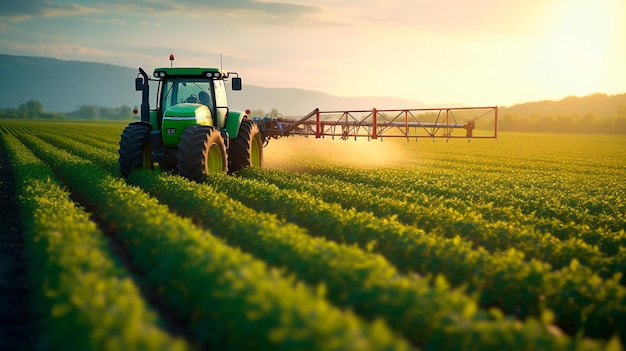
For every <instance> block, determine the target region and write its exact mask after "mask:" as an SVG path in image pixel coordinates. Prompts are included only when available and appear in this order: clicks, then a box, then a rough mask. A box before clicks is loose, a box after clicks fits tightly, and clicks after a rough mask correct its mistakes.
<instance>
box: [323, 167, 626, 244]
mask: <svg viewBox="0 0 626 351" xmlns="http://www.w3.org/2000/svg"><path fill="white" fill-rule="evenodd" d="M311 172H312V174H314V175H316V176H319V177H322V178H323V179H327V180H328V181H331V182H336V181H341V182H345V183H350V184H353V186H357V187H363V192H374V193H375V194H378V195H379V196H383V197H390V198H396V199H400V200H403V201H407V202H408V203H418V204H419V203H422V202H424V201H428V202H429V204H430V205H431V206H436V205H441V204H443V205H445V206H447V207H450V208H453V209H455V210H457V211H460V212H463V211H465V209H467V208H474V209H476V210H477V211H480V214H481V215H482V217H483V218H484V219H485V220H491V221H505V222H509V223H510V224H511V225H515V226H524V227H527V226H532V227H533V228H534V229H535V230H538V231H541V232H544V233H549V234H550V235H552V236H555V237H557V238H559V239H561V240H568V239H570V238H572V237H577V238H579V239H581V240H583V241H584V242H585V243H587V244H590V245H597V246H598V247H599V248H600V250H601V251H602V252H605V253H608V254H614V253H615V252H617V251H618V249H619V247H620V246H625V247H626V233H625V232H624V229H625V228H626V203H625V202H624V199H625V198H626V196H624V195H626V189H625V188H624V186H623V185H619V183H615V185H610V182H616V181H617V179H618V178H616V177H613V179H605V178H602V179H599V180H598V182H600V183H602V184H607V187H606V188H608V189H611V191H610V193H606V194H605V193H599V194H597V195H596V196H590V194H592V193H593V192H594V191H595V189H594V186H593V184H590V185H589V189H580V186H579V183H580V181H577V182H574V183H573V184H574V186H576V188H572V187H571V186H568V188H566V189H564V190H563V191H562V192H560V193H559V192H555V191H554V187H553V186H550V187H549V190H550V193H546V192H545V190H548V189H544V190H543V192H540V191H542V190H541V189H543V188H541V187H537V188H533V187H529V184H532V183H533V182H534V181H535V180H533V179H527V180H525V181H523V180H521V179H519V177H520V176H519V175H518V174H514V175H500V176H499V177H498V178H497V181H494V180H493V173H489V174H487V175H485V176H483V177H481V178H480V179H474V178H472V179H458V172H459V170H453V172H452V173H451V174H441V173H444V172H446V170H441V172H438V173H437V174H435V173H427V171H422V172H414V171H409V170H401V169H396V170H394V169H386V170H385V171H384V173H383V172H378V171H363V170H357V169H351V168H330V167H317V168H315V169H314V170H313V171H311ZM448 172H450V171H448ZM454 172H457V173H454ZM467 173H468V174H471V175H472V177H476V173H475V171H474V170H472V171H471V172H470V171H469V170H468V172H467ZM555 177H556V176H555ZM507 179H509V180H507ZM607 182H609V183H607ZM559 194H560V195H559ZM566 194H567V195H566ZM477 195H478V196H479V197H477ZM556 196H560V197H563V196H568V197H575V198H576V200H575V201H572V200H568V201H567V202H568V205H563V204H561V203H560V200H558V198H557V197H556ZM550 199H552V200H550ZM546 201H550V202H551V203H546ZM563 201H565V200H563ZM589 208H591V209H595V210H594V213H595V214H591V213H590V211H589V210H588V209H589Z"/></svg>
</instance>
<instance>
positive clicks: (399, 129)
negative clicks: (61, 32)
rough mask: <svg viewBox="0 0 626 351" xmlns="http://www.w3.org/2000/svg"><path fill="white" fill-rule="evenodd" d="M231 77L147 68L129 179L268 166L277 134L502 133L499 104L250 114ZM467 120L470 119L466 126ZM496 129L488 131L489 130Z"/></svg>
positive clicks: (128, 134) (129, 140)
mask: <svg viewBox="0 0 626 351" xmlns="http://www.w3.org/2000/svg"><path fill="white" fill-rule="evenodd" d="M173 60H174V56H173V55H170V61H173ZM231 75H234V77H232V78H231V79H230V82H229V83H230V85H231V88H232V90H235V91H237V90H241V78H239V75H238V73H236V72H224V71H222V70H221V69H217V68H189V67H180V68H179V67H171V66H170V67H169V68H168V67H166V68H157V69H155V70H154V74H153V77H152V78H150V77H148V74H147V73H146V72H145V71H144V70H143V69H142V68H139V73H138V74H137V77H136V78H135V90H137V91H140V92H141V118H140V120H139V121H138V122H133V123H130V124H129V125H128V126H127V127H126V128H125V129H124V131H123V133H122V135H121V139H120V148H119V166H120V173H121V175H122V176H123V177H128V175H129V174H130V173H131V172H132V171H133V170H135V169H139V168H144V169H150V168H153V167H154V164H155V163H158V164H159V166H160V167H161V168H162V169H169V170H173V169H177V170H178V172H179V173H180V174H181V175H182V176H184V177H186V178H188V179H190V180H192V181H196V182H202V181H204V180H205V179H206V177H207V175H208V174H209V173H211V172H215V173H228V174H233V173H235V172H237V171H239V170H241V169H242V168H245V167H250V166H252V167H261V165H262V162H263V147H264V146H266V145H267V144H268V143H269V141H270V139H279V138H282V137H288V136H295V135H300V136H314V137H315V138H324V137H330V138H341V139H343V140H347V139H349V138H355V139H356V138H367V139H368V140H370V139H378V140H383V137H384V138H404V139H406V140H418V139H421V138H428V139H432V140H433V141H434V140H435V139H437V138H444V139H446V140H449V139H451V138H466V139H468V141H469V140H471V139H479V138H493V139H497V136H498V129H497V128H498V107H497V106H486V107H448V108H446V107H444V108H415V109H393V110H378V109H376V108H373V109H371V110H350V111H346V110H340V111H337V110H335V111H320V110H319V109H318V108H316V109H314V110H313V111H311V112H310V113H308V114H306V115H305V116H304V117H302V118H298V119H290V118H282V117H281V118H278V117H271V116H265V117H264V118H261V117H253V118H249V117H248V115H249V114H250V112H249V110H246V111H245V112H242V111H235V110H230V109H229V108H228V103H227V99H226V83H227V82H228V80H229V77H230V76H231ZM151 81H152V82H157V83H158V92H157V96H156V97H157V98H156V107H155V108H154V109H151V108H150V82H151ZM460 118H468V119H467V122H464V123H463V122H460V121H459V119H460ZM479 119H482V121H487V122H488V123H487V126H489V125H491V126H492V131H491V134H485V133H479V134H477V133H474V130H475V129H476V124H475V123H476V121H477V120H479ZM488 128H489V127H487V129H485V127H483V128H482V129H483V130H485V131H486V132H488V131H489V129H488ZM459 132H460V133H459Z"/></svg>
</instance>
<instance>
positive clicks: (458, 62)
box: [0, 0, 626, 106]
mask: <svg viewBox="0 0 626 351" xmlns="http://www.w3.org/2000/svg"><path fill="white" fill-rule="evenodd" d="M0 10H1V11H0V13H1V14H0V18H1V19H3V21H2V23H0V46H1V47H2V48H3V51H4V52H5V53H6V54H8V55H16V56H39V57H50V58H56V59H61V60H67V61H87V62H97V63H105V64H112V65H117V66H123V67H132V68H136V67H139V66H142V67H144V68H148V69H153V68H154V67H157V66H169V64H170V62H169V60H168V58H169V55H170V53H173V54H174V55H175V57H176V61H175V62H174V64H175V65H177V66H213V67H220V55H222V57H223V67H224V69H226V70H231V71H237V72H239V74H240V76H242V77H243V78H244V80H245V81H246V84H249V85H256V86H260V87H266V88H293V89H302V90H310V91H318V92H323V93H326V94H329V95H333V96H338V97H365V96H381V97H393V98H400V99H410V100H416V101H424V102H427V103H429V104H434V105H441V104H461V105H485V106H487V105H499V106H512V105H515V104H520V103H524V102H532V101H544V100H560V99H563V98H566V97H570V96H587V95H591V94H595V93H602V94H607V95H615V94H621V93H624V92H626V65H624V64H623V62H626V44H625V43H626V4H624V3H623V2H622V1H620V0H600V1H592V0H552V1H548V2H545V1H541V0H532V1H530V2H526V3H523V4H518V3H504V2H498V1H495V0H480V1H477V2H474V3H472V4H471V5H469V4H467V3H464V2H462V1H460V0H446V1H445V3H441V2H440V3H437V4H430V3H428V2H426V1H418V2H409V1H400V2H394V3H392V4H386V3H385V4H383V3H379V2H377V1H373V0H369V1H366V2H365V3H364V2H362V1H361V2H359V3H356V2H354V1H346V2H343V3H342V4H335V3H334V2H332V1H329V0H323V1H316V2H315V3H313V4H311V3H309V2H304V1H290V0H286V1H281V2H261V1H254V0H240V1H237V2H232V1H212V2H211V3H199V2H196V1H190V0H185V1H181V2H177V3H175V4H172V3H169V2H162V1H155V2H152V3H150V4H147V3H118V2H115V3H104V4H100V3H96V2H93V1H87V0H73V1H63V2H60V1H55V0H28V1H21V2H2V3H0ZM142 14H145V16H144V15H142ZM172 19H174V20H172ZM179 23H184V25H179ZM204 28H206V33H207V34H206V35H203V31H204ZM218 30H219V34H218V35H212V33H214V32H215V31H218ZM388 67H392V68H388Z"/></svg>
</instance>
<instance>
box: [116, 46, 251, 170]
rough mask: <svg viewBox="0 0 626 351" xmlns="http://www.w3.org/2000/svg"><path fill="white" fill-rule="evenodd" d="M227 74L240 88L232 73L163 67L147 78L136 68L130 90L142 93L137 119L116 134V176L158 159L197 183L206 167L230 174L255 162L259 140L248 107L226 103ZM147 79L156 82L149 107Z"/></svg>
mask: <svg viewBox="0 0 626 351" xmlns="http://www.w3.org/2000/svg"><path fill="white" fill-rule="evenodd" d="M170 60H172V58H170ZM230 75H234V77H233V78H232V79H230V85H231V87H232V90H235V91H236V90H241V78H239V76H238V74H237V73H236V72H224V71H222V70H221V69H217V68H178V67H169V68H168V67H166V68H157V69H155V70H154V74H153V78H149V77H148V74H147V73H146V72H145V71H144V70H143V69H142V68H139V73H138V74H137V78H135V90H137V91H140V92H141V112H140V116H141V118H140V120H139V121H137V122H133V123H130V124H129V125H128V126H127V127H126V128H125V129H124V131H123V133H122V135H121V139H120V147H119V169H120V173H121V175H122V176H123V177H127V176H128V175H129V174H130V172H131V171H133V170H135V169H138V168H144V169H151V168H152V167H153V166H154V164H155V163H158V164H159V166H160V167H161V168H163V169H170V170H171V169H178V172H179V173H180V174H181V175H183V176H184V177H186V178H188V179H190V180H193V181H196V182H202V181H203V180H204V179H205V178H206V176H207V174H208V173H209V172H218V173H219V172H221V173H229V174H232V173H234V172H236V171H238V170H240V169H242V168H244V167H248V166H255V167H260V166H261V164H262V159H263V141H262V136H261V133H260V131H259V128H258V126H257V124H256V123H255V122H254V121H253V120H252V119H249V118H248V116H247V114H249V112H248V111H246V112H247V113H246V112H242V111H234V110H230V109H229V108H228V103H227V98H226V82H227V81H228V78H229V76H230ZM150 81H153V82H154V81H155V82H158V92H157V99H156V107H155V108H154V109H151V108H150V84H149V83H150Z"/></svg>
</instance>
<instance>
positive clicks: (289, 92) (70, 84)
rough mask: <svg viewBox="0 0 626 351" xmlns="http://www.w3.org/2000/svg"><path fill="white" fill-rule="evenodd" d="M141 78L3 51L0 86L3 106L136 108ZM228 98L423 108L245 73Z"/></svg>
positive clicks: (282, 108)
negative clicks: (251, 81) (278, 84)
mask: <svg viewBox="0 0 626 351" xmlns="http://www.w3.org/2000/svg"><path fill="white" fill-rule="evenodd" d="M144 68H145V69H146V70H148V69H149V68H148V67H144ZM148 72H150V70H148ZM136 76H137V68H129V67H122V66H115V65H109V64H104V63H95V62H82V61H64V60H58V59H53V58H46V57H30V56H13V55H3V54H0V77H2V78H3V81H4V84H3V85H2V86H1V87H0V109H1V108H17V107H18V106H19V105H20V104H22V103H24V102H26V101H29V100H37V101H39V102H41V104H42V105H43V107H44V109H45V110H46V111H51V112H70V111H74V110H77V109H78V108H79V107H80V106H83V105H93V106H101V107H110V108H112V107H119V106H122V105H127V106H136V105H139V104H140V103H141V101H140V95H139V93H137V92H135V90H134V78H135V77H136ZM229 100H230V106H231V107H232V108H234V109H238V110H245V109H251V110H263V111H267V112H269V111H271V110H272V109H277V110H278V111H279V112H281V113H283V114H284V115H296V116H298V115H303V114H306V113H307V112H309V111H311V110H312V109H314V108H316V107H319V108H321V109H330V110H332V109H368V108H372V107H377V108H398V107H403V106H408V107H411V108H415V107H423V106H424V104H423V103H420V102H417V101H412V100H406V99H396V98H390V97H354V98H345V97H337V96H332V95H328V94H325V93H322V92H317V91H311V90H303V89H292V88H265V87H259V86H254V85H247V84H245V76H244V88H243V90H242V91H241V92H236V93H235V92H230V94H229Z"/></svg>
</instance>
